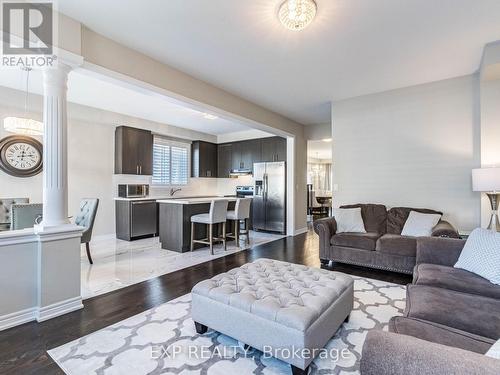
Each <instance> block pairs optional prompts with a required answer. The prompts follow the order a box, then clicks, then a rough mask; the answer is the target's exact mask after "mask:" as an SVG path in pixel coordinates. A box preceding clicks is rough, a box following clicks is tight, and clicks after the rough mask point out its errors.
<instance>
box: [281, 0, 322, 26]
mask: <svg viewBox="0 0 500 375" xmlns="http://www.w3.org/2000/svg"><path fill="white" fill-rule="evenodd" d="M316 9H317V8H316V3H315V2H314V1H313V0H286V1H285V2H284V3H283V4H281V6H280V9H279V12H278V17H279V20H280V21H281V23H282V24H283V26H285V27H286V28H287V29H290V30H295V31H299V30H302V29H304V28H305V27H307V25H309V24H310V23H311V21H312V20H313V19H314V16H316Z"/></svg>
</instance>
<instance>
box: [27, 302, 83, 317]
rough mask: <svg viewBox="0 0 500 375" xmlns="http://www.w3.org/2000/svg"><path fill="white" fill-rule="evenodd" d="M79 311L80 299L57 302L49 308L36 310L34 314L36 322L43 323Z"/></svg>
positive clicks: (81, 307) (80, 307) (80, 306)
mask: <svg viewBox="0 0 500 375" xmlns="http://www.w3.org/2000/svg"><path fill="white" fill-rule="evenodd" d="M79 309H83V303H82V297H81V296H78V297H74V298H69V299H67V300H65V301H61V302H57V303H54V304H52V305H49V306H45V307H42V308H40V309H38V311H37V314H36V320H37V322H44V321H46V320H49V319H52V318H55V317H57V316H60V315H64V314H67V313H70V312H73V311H76V310H79Z"/></svg>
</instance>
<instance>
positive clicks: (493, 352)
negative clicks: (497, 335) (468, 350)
mask: <svg viewBox="0 0 500 375" xmlns="http://www.w3.org/2000/svg"><path fill="white" fill-rule="evenodd" d="M486 356H488V357H491V358H496V359H500V340H498V341H497V342H496V343H494V344H493V346H492V347H491V348H490V350H488V351H487V352H486Z"/></svg>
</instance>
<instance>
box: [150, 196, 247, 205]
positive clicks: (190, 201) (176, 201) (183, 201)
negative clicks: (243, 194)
mask: <svg viewBox="0 0 500 375" xmlns="http://www.w3.org/2000/svg"><path fill="white" fill-rule="evenodd" d="M220 199H227V200H228V201H229V202H234V201H236V200H237V199H238V198H236V197H221V196H215V197H203V198H177V199H160V200H157V202H158V203H173V204H203V203H211V202H212V200H220Z"/></svg>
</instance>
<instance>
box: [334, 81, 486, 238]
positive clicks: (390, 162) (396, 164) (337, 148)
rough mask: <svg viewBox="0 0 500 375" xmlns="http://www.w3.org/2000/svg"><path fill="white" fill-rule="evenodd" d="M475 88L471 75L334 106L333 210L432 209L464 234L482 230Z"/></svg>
mask: <svg viewBox="0 0 500 375" xmlns="http://www.w3.org/2000/svg"><path fill="white" fill-rule="evenodd" d="M478 83H479V82H478V77H477V76H466V77H460V78H454V79H449V80H445V81H440V82H434V83H430V84H424V85H419V86H414V87H409V88H404V89H398V90H393V91H389V92H384V93H379V94H373V95H367V96H363V97H358V98H353V99H348V100H344V101H340V102H336V103H334V104H333V106H332V131H333V140H334V141H333V160H334V164H335V167H334V168H333V169H334V171H333V175H334V178H333V183H334V190H335V184H336V185H338V191H336V192H334V205H335V206H339V205H342V204H347V203H357V202H365V203H367V202H372V203H382V204H385V205H387V206H392V207H394V206H409V207H426V208H433V209H437V210H441V211H443V212H444V213H445V217H446V218H447V219H449V220H450V221H451V222H452V223H453V224H454V225H456V226H457V227H458V228H459V229H461V230H470V229H472V228H474V227H476V226H478V225H479V223H480V208H479V207H480V203H479V199H480V198H479V194H477V193H473V192H472V186H471V185H472V184H471V169H472V168H474V167H477V166H478V165H479V163H480V147H479V145H480V139H479V138H480V133H479V108H478V107H479V102H478V98H479V95H478V88H479V85H478Z"/></svg>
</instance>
